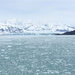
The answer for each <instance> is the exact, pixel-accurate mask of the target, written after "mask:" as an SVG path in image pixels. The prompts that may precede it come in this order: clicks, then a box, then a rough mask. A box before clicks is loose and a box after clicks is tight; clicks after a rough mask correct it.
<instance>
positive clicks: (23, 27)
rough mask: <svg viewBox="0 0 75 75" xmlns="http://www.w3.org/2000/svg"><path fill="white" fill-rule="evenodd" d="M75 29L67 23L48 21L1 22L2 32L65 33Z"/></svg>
mask: <svg viewBox="0 0 75 75" xmlns="http://www.w3.org/2000/svg"><path fill="white" fill-rule="evenodd" d="M73 30H75V27H73V26H70V25H66V24H60V23H58V24H52V23H46V22H32V21H24V20H16V19H14V20H8V21H6V22H5V23H0V34H26V33H31V34H32V33H35V34H37V33H38V34H39V33H45V34H46V33H47V34H48V33H51V34H53V33H64V32H68V31H73Z"/></svg>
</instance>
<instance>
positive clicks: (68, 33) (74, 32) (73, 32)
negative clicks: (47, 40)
mask: <svg viewBox="0 0 75 75" xmlns="http://www.w3.org/2000/svg"><path fill="white" fill-rule="evenodd" d="M56 35H75V30H74V31H70V32H65V33H63V34H56Z"/></svg>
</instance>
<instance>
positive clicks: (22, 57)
mask: <svg viewBox="0 0 75 75" xmlns="http://www.w3.org/2000/svg"><path fill="white" fill-rule="evenodd" d="M0 75H75V36H69V35H67V36H66V35H65V36H64V35H61V36H59V35H58V36H56V35H55V36H16V35H14V36H0Z"/></svg>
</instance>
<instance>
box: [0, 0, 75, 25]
mask: <svg viewBox="0 0 75 75" xmlns="http://www.w3.org/2000/svg"><path fill="white" fill-rule="evenodd" d="M9 19H25V20H29V19H31V20H34V21H35V20H37V21H40V20H45V21H49V22H52V23H64V24H75V0H0V22H2V21H5V20H9Z"/></svg>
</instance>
